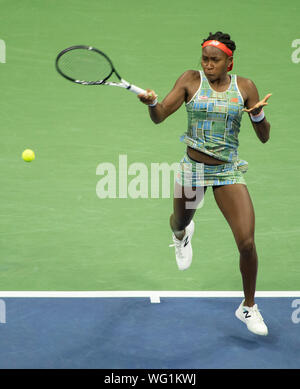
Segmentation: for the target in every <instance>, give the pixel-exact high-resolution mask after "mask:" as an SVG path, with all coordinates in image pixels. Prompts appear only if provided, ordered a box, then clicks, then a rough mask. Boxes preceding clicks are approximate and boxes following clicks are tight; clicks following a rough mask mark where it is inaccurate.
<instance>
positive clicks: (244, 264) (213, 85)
mask: <svg viewBox="0 0 300 389" xmlns="http://www.w3.org/2000/svg"><path fill="white" fill-rule="evenodd" d="M235 49H236V45H235V42H234V41H232V40H231V39H230V35H228V34H224V33H222V32H220V31H218V32H216V33H215V34H212V33H210V35H209V36H208V37H207V38H206V39H204V40H203V43H202V59H201V65H202V69H203V70H199V71H198V70H197V71H196V70H188V71H186V72H184V73H183V74H182V75H181V76H180V77H179V78H178V80H177V81H176V83H175V85H174V87H173V89H172V90H171V91H170V93H169V94H168V95H167V96H166V97H165V98H164V99H163V101H162V102H161V103H159V102H158V101H157V95H156V93H155V92H154V91H153V90H150V89H147V95H144V94H140V95H138V97H139V99H140V100H141V101H142V102H143V103H144V104H146V105H148V106H149V114H150V117H151V119H152V121H153V122H154V123H156V124H158V123H161V122H162V121H163V120H165V119H166V118H167V117H168V116H170V115H171V114H173V113H174V112H175V111H176V110H178V108H179V107H180V106H181V105H182V104H183V103H185V107H186V110H187V115H188V128H187V131H186V132H185V133H184V135H183V136H182V138H181V140H182V141H183V142H184V143H185V144H186V145H187V148H186V152H185V154H184V157H183V158H182V160H181V162H180V168H179V170H178V172H177V175H176V182H175V190H174V200H173V207H174V209H173V213H172V215H171V217H170V226H171V229H172V231H173V242H174V244H173V245H172V246H175V255H176V261H177V265H178V268H179V269H180V270H185V269H187V268H188V267H189V266H190V265H191V262H192V246H191V239H192V236H193V233H194V222H193V220H192V219H193V216H194V214H195V212H196V209H197V206H198V205H199V202H200V201H202V200H203V196H204V194H205V192H206V190H207V187H208V186H211V187H212V189H213V194H214V197H215V200H216V203H217V204H218V207H219V208H220V210H221V212H222V213H223V215H224V217H225V219H226V220H227V222H228V224H229V226H230V228H231V230H232V233H233V235H234V238H235V241H236V244H237V247H238V250H239V254H240V272H241V275H242V282H243V290H244V296H245V298H244V300H243V301H242V303H241V304H240V306H239V307H238V309H237V310H236V312H235V314H236V317H237V318H239V319H240V320H241V321H243V322H244V323H245V324H246V325H247V328H248V330H250V331H251V332H253V333H255V334H258V335H267V334H268V328H267V326H266V324H265V323H264V320H263V318H262V316H261V314H260V312H259V310H258V307H257V304H255V300H254V295H255V288H256V277H257V267H258V261H257V252H256V246H255V241H254V229H255V215H254V209H253V204H252V201H251V198H250V195H249V192H248V189H247V184H246V181H245V178H244V174H245V173H246V171H247V169H248V163H247V161H244V160H241V159H240V158H239V155H238V145H239V141H238V135H239V131H240V125H241V120H242V115H243V113H244V112H247V113H248V115H249V118H250V120H251V123H252V125H253V128H254V130H255V133H256V135H257V137H258V138H259V140H260V141H261V142H262V143H265V142H267V141H268V140H269V137H270V123H269V122H268V121H267V119H266V117H265V113H264V109H263V108H264V106H265V105H267V104H268V103H267V100H268V99H269V98H270V96H271V94H267V95H266V96H265V98H264V99H262V100H260V98H259V94H258V91H257V88H256V86H255V84H254V82H253V81H251V80H250V79H247V78H243V77H240V76H237V75H236V74H229V73H228V72H229V71H231V70H232V68H233V54H234V51H235ZM199 167H202V170H201V169H200V170H199ZM199 171H200V172H201V171H202V172H203V173H202V174H198V173H199ZM187 187H191V188H192V189H193V190H194V192H193V193H194V197H193V198H192V199H194V201H195V206H194V207H192V209H191V207H187V202H191V196H190V195H189V196H187V192H186V188H187ZM201 191H202V192H201ZM178 192H180V193H181V196H178ZM201 193H202V196H201ZM175 194H177V195H176V196H175ZM199 194H200V195H199Z"/></svg>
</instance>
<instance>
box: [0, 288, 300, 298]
mask: <svg viewBox="0 0 300 389" xmlns="http://www.w3.org/2000/svg"><path fill="white" fill-rule="evenodd" d="M3 297H25V298H31V297H42V298H67V297H75V298H98V297H150V298H151V297H152V298H153V297H244V293H243V292H242V291H157V290H153V291H151V290H145V291H143V290H141V291H68V292H65V291H0V298H3ZM255 297H300V291H299V290H296V291H257V292H256V293H255Z"/></svg>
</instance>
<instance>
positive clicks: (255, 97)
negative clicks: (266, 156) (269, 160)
mask: <svg viewBox="0 0 300 389" xmlns="http://www.w3.org/2000/svg"><path fill="white" fill-rule="evenodd" d="M271 95H272V94H271V93H268V94H267V95H266V96H265V97H264V98H263V99H262V100H259V94H258V91H257V88H256V86H255V84H254V82H253V81H251V80H247V99H246V101H245V106H246V107H247V108H244V109H243V111H245V112H248V114H249V117H250V120H251V123H252V126H253V128H254V130H255V132H256V135H257V136H258V138H259V139H260V141H261V142H262V143H266V142H267V141H268V140H269V138H270V128H271V125H270V123H269V122H268V121H267V119H266V117H265V116H264V112H263V107H264V106H265V105H268V103H267V100H268V99H269V98H270V97H271ZM255 120H259V121H255Z"/></svg>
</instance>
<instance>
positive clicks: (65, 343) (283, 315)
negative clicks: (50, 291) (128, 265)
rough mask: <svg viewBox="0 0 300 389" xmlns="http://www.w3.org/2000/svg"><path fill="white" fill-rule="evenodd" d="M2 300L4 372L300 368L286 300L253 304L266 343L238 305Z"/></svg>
mask: <svg viewBox="0 0 300 389" xmlns="http://www.w3.org/2000/svg"><path fill="white" fill-rule="evenodd" d="M152 297H153V298H155V297H156V299H157V295H155V296H152ZM4 300H5V303H6V307H7V308H6V310H7V312H6V323H5V324H0V339H1V340H0V347H1V355H0V368H2V369H3V368H6V369H12V368H17V369H299V368H300V356H299V349H300V338H299V331H300V312H299V314H298V315H296V316H297V317H298V316H299V323H294V322H293V320H292V314H293V312H294V311H295V308H292V304H293V301H294V300H295V298H291V297H282V298H274V297H273V298H271V297H268V298H263V297H259V298H257V299H256V302H257V304H258V306H259V309H260V311H261V313H262V315H263V317H264V319H265V321H266V323H267V325H268V329H269V335H268V336H258V335H255V334H252V333H250V332H249V331H248V330H247V328H246V326H245V325H244V324H243V323H242V322H240V321H239V320H238V319H236V318H235V316H234V311H235V309H236V308H237V306H238V305H239V304H240V301H241V298H239V297H228V298H225V297H224V298H213V297H209V298H203V297H202V298H201V297H182V298H179V297H161V298H160V303H151V300H150V298H146V297H127V298H126V297H108V298H105V297H102V298H99V297H98V298H82V297H81V298H80V297H77V298H55V297H54V298H45V297H40V298H5V299H4ZM298 305H300V299H298Z"/></svg>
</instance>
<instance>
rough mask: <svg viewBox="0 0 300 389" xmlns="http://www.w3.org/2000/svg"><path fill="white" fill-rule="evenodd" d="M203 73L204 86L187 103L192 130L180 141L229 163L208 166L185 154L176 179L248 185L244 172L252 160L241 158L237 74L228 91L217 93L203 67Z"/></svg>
mask: <svg viewBox="0 0 300 389" xmlns="http://www.w3.org/2000/svg"><path fill="white" fill-rule="evenodd" d="M200 75H201V84H200V87H199V89H198V91H197V92H196V94H195V95H194V97H193V98H192V99H191V100H190V101H189V102H188V103H186V110H187V115H188V129H187V131H186V132H185V133H184V134H183V135H182V136H181V138H180V140H181V141H182V142H184V143H186V144H187V145H188V146H190V147H192V148H193V149H196V150H199V151H201V152H202V153H205V154H208V155H210V156H212V157H214V158H216V159H218V160H221V161H225V162H226V163H224V164H222V165H206V164H203V163H201V162H196V161H194V160H192V159H191V158H190V157H189V156H188V155H187V153H185V155H184V157H183V158H182V160H181V161H180V165H179V169H178V171H177V174H176V181H177V182H178V183H180V184H181V185H182V186H214V185H229V184H236V183H241V184H244V185H247V184H246V181H245V179H244V177H243V175H244V173H246V172H247V170H248V162H247V161H244V160H241V159H239V156H238V150H237V149H238V146H239V141H238V135H239V132H240V124H241V119H242V115H243V111H242V109H243V108H244V100H243V97H242V95H241V92H240V91H239V88H238V85H237V76H236V74H232V75H231V82H230V85H229V88H228V89H227V90H226V91H225V92H217V91H215V90H214V89H212V87H211V86H210V84H209V82H208V80H207V78H206V76H205V74H204V72H203V71H201V70H200Z"/></svg>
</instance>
